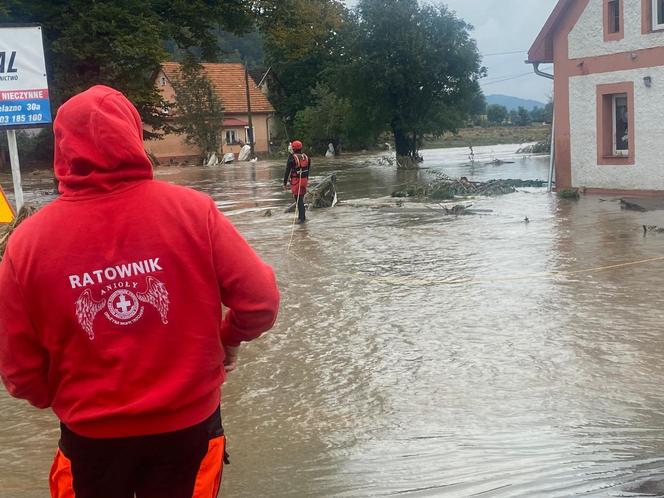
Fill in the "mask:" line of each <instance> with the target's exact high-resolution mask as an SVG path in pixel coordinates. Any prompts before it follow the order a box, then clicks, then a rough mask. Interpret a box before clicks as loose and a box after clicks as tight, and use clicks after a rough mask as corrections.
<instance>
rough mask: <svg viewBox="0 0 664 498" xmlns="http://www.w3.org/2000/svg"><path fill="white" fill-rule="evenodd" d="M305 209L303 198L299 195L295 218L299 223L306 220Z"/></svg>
mask: <svg viewBox="0 0 664 498" xmlns="http://www.w3.org/2000/svg"><path fill="white" fill-rule="evenodd" d="M305 209H306V208H305V207H304V196H303V195H301V196H299V197H297V217H298V219H299V220H300V221H305V219H306V214H305Z"/></svg>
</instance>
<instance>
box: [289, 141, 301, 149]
mask: <svg viewBox="0 0 664 498" xmlns="http://www.w3.org/2000/svg"><path fill="white" fill-rule="evenodd" d="M291 147H293V150H302V142H300V141H299V140H295V141H294V142H293V143H292V144H291Z"/></svg>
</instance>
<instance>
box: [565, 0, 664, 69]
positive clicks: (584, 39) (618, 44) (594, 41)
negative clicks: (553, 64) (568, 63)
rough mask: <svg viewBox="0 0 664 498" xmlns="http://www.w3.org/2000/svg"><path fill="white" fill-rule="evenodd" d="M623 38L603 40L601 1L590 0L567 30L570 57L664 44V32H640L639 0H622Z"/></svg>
mask: <svg viewBox="0 0 664 498" xmlns="http://www.w3.org/2000/svg"><path fill="white" fill-rule="evenodd" d="M623 2H624V7H623V8H624V15H625V28H624V38H623V39H622V40H618V41H608V42H605V41H604V11H603V9H604V2H603V0H590V2H589V3H588V6H587V7H586V9H585V10H584V11H583V14H581V18H580V19H579V22H578V23H576V25H575V26H574V28H573V29H572V31H571V32H570V34H569V37H568V40H569V50H568V51H569V57H570V58H571V59H580V58H583V57H594V56H598V55H608V54H615V53H620V52H631V51H634V50H641V49H645V48H653V47H661V46H664V32H661V31H660V32H654V33H647V34H642V33H641V0H623Z"/></svg>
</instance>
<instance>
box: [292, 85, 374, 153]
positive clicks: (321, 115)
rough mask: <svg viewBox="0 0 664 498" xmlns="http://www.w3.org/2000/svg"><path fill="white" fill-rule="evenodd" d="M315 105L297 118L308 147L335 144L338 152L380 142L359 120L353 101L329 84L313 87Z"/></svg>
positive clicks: (320, 148)
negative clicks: (332, 88) (331, 87)
mask: <svg viewBox="0 0 664 498" xmlns="http://www.w3.org/2000/svg"><path fill="white" fill-rule="evenodd" d="M312 93H313V97H314V99H315V104H313V105H311V106H309V107H306V108H305V109H303V110H302V111H299V112H298V113H297V115H296V117H295V133H296V136H297V137H298V138H299V139H301V140H304V142H305V143H306V144H307V148H309V149H313V150H318V151H321V152H322V151H324V150H326V149H327V146H328V144H330V143H332V144H333V145H334V148H335V150H336V151H339V150H340V148H341V147H344V148H349V149H358V148H365V147H367V146H369V145H371V144H373V143H375V141H376V138H377V137H376V135H375V134H373V132H372V130H371V129H369V128H367V127H366V126H365V125H364V122H363V121H362V120H357V119H355V117H356V116H357V114H355V113H353V106H352V103H351V102H350V100H348V99H346V98H343V97H339V96H338V95H337V94H335V93H334V92H332V90H330V88H329V87H328V86H327V85H325V84H318V85H317V86H316V88H315V89H314V90H313V92H312Z"/></svg>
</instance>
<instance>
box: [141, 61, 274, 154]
mask: <svg viewBox="0 0 664 498" xmlns="http://www.w3.org/2000/svg"><path fill="white" fill-rule="evenodd" d="M202 67H203V72H204V73H205V75H206V76H207V78H208V79H209V80H210V82H211V83H212V87H213V88H214V90H215V93H216V95H217V97H218V98H219V100H220V101H221V103H222V105H223V106H224V121H223V129H222V130H223V133H222V141H223V145H222V146H223V152H224V153H228V152H233V153H234V154H237V153H238V152H239V151H240V149H241V147H242V144H244V143H249V113H248V105H247V94H246V86H245V77H244V66H243V65H242V64H226V63H204V64H202ZM179 75H180V64H178V63H176V62H165V63H164V64H162V66H161V70H160V71H159V72H158V73H157V77H156V79H155V85H156V86H157V89H158V90H159V91H160V92H161V94H162V96H163V97H164V100H166V101H167V102H174V101H175V88H174V87H173V82H174V81H177V80H178V78H179ZM249 96H250V102H251V112H252V123H253V128H254V141H255V151H256V153H257V154H267V153H268V152H269V150H270V132H271V130H270V122H271V119H272V117H273V115H274V107H272V104H271V103H270V101H269V100H268V98H267V97H266V96H265V94H264V93H263V92H262V91H261V90H260V89H259V88H258V86H257V85H256V83H255V82H254V80H253V79H252V78H251V76H250V77H249ZM145 148H146V150H147V151H148V152H150V153H151V154H153V155H154V156H155V157H156V158H157V159H159V160H160V161H175V162H180V161H186V160H190V159H193V158H198V157H199V156H200V155H201V152H200V151H199V150H197V148H196V147H195V146H192V145H188V144H186V143H185V141H184V136H182V135H177V134H167V135H166V136H165V137H164V138H163V139H161V140H146V142H145Z"/></svg>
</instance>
